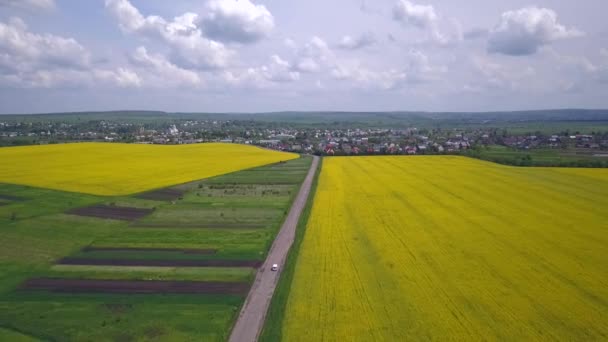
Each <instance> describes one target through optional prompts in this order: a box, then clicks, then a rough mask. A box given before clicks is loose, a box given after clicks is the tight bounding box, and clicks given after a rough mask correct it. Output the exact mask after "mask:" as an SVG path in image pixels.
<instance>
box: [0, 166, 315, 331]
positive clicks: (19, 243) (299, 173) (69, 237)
mask: <svg viewBox="0 0 608 342" xmlns="http://www.w3.org/2000/svg"><path fill="white" fill-rule="evenodd" d="M310 162H311V158H300V159H295V160H292V161H289V162H286V163H280V164H273V165H267V166H263V167H259V168H256V169H250V170H244V171H240V172H237V173H233V174H227V175H224V176H219V177H215V178H211V179H206V180H202V181H196V182H191V183H188V184H183V185H179V186H176V187H175V188H176V189H181V190H187V192H186V193H185V194H184V195H183V196H181V199H178V200H175V201H172V202H171V201H156V200H148V199H141V198H138V197H135V196H129V197H99V196H94V195H85V194H78V193H68V192H61V191H55V190H47V189H39V188H31V187H25V186H18V185H10V184H0V203H2V204H3V205H1V206H0V249H1V250H2V252H0V340H17V341H18V340H19V338H21V339H22V340H24V341H26V340H28V338H37V339H42V340H95V341H99V340H102V341H103V340H109V341H119V340H169V341H174V340H180V341H181V340H197V341H201V340H204V341H222V340H225V339H226V337H227V335H228V333H229V330H230V327H231V326H232V324H233V322H234V319H235V317H236V314H237V313H238V311H239V309H240V306H241V305H242V302H243V300H244V297H243V296H241V295H183V294H164V295H161V294H137V295H126V294H100V293H84V294H71V295H68V294H61V293H51V292H45V291H32V290H20V289H19V286H20V284H22V283H23V282H24V281H25V280H26V279H28V278H36V277H48V278H69V279H112V280H179V281H181V280H185V281H224V282H249V283H250V282H251V281H252V280H253V276H254V269H253V268H248V267H155V266H113V265H95V266H92V265H59V264H57V261H58V260H59V259H61V258H64V257H76V258H84V259H94V260H106V259H107V260H113V259H130V260H141V259H145V260H164V261H166V260H170V261H173V260H220V259H221V260H258V261H259V260H263V259H264V257H265V255H266V253H267V251H268V248H269V247H270V244H271V243H272V240H273V239H274V236H275V234H276V232H277V231H278V229H279V227H280V224H281V222H282V220H283V218H284V215H285V213H286V212H287V210H288V209H289V207H290V205H291V201H292V200H293V198H294V197H295V194H296V193H297V191H298V189H299V185H300V183H301V182H302V180H303V179H304V177H305V175H306V172H307V171H308V167H309V165H310ZM92 204H107V205H109V206H119V207H121V206H128V207H139V208H154V209H155V210H154V212H153V213H152V214H151V215H150V216H148V217H146V218H144V219H141V220H140V221H135V222H127V221H118V220H113V219H99V218H91V217H82V216H75V215H68V214H65V213H64V212H65V211H66V210H68V209H72V208H79V207H84V206H88V205H92ZM84 247H89V248H93V247H94V248H97V247H99V248H102V247H111V248H119V247H122V248H157V249H168V248H174V249H175V248H178V249H209V250H213V251H215V253H212V254H204V253H202V254H197V253H194V254H184V253H180V252H175V251H162V250H161V251H159V250H151V251H136V252H134V251H129V250H126V251H124V250H122V251H113V250H91V251H89V250H83V248H84Z"/></svg>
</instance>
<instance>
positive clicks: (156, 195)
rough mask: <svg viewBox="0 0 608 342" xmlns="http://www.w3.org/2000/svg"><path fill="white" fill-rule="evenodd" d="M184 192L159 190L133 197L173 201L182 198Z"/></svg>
mask: <svg viewBox="0 0 608 342" xmlns="http://www.w3.org/2000/svg"><path fill="white" fill-rule="evenodd" d="M185 192H186V191H185V190H179V189H171V188H167V189H159V190H155V191H150V192H144V193H143V194H139V195H137V196H135V197H138V198H143V199H148V200H153V201H175V200H177V199H179V198H180V197H182V196H183V195H184V193H185Z"/></svg>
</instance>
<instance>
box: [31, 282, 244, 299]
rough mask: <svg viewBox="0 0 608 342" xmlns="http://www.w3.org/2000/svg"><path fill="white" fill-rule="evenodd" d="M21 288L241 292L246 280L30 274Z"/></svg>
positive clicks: (91, 290) (74, 291)
mask: <svg viewBox="0 0 608 342" xmlns="http://www.w3.org/2000/svg"><path fill="white" fill-rule="evenodd" d="M21 289H24V290H44V291H51V292H68V293H85V292H92V293H147V294H150V293H193V294H227V295H245V294H247V291H249V284H247V283H235V282H214V281H161V280H93V279H55V278H33V279H28V280H26V281H25V282H24V283H23V284H21Z"/></svg>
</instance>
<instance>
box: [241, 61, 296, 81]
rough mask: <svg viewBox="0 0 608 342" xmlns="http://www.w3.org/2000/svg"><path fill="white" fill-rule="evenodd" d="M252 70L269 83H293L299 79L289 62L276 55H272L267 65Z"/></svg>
mask: <svg viewBox="0 0 608 342" xmlns="http://www.w3.org/2000/svg"><path fill="white" fill-rule="evenodd" d="M252 70H253V71H254V72H256V73H257V74H259V75H260V76H262V77H263V78H264V79H265V80H268V81H271V82H279V83H282V82H294V81H297V80H299V79H300V73H299V72H298V71H294V70H293V68H292V66H291V65H290V64H289V62H287V61H286V60H284V59H282V58H281V57H279V56H278V55H272V56H271V57H270V63H269V64H266V65H263V66H261V67H259V68H255V69H252Z"/></svg>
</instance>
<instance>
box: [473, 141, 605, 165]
mask: <svg viewBox="0 0 608 342" xmlns="http://www.w3.org/2000/svg"><path fill="white" fill-rule="evenodd" d="M596 152H597V153H603V152H602V151H596ZM464 155H467V156H470V157H474V158H478V159H483V160H487V161H491V162H496V163H500V164H506V165H515V166H562V167H608V158H603V157H596V156H594V155H593V152H590V151H589V150H587V151H579V150H577V149H575V148H568V149H560V148H553V149H551V148H533V149H529V150H522V149H515V148H511V147H507V146H501V145H490V146H487V147H480V148H478V149H475V150H470V151H467V152H465V153H464Z"/></svg>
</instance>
